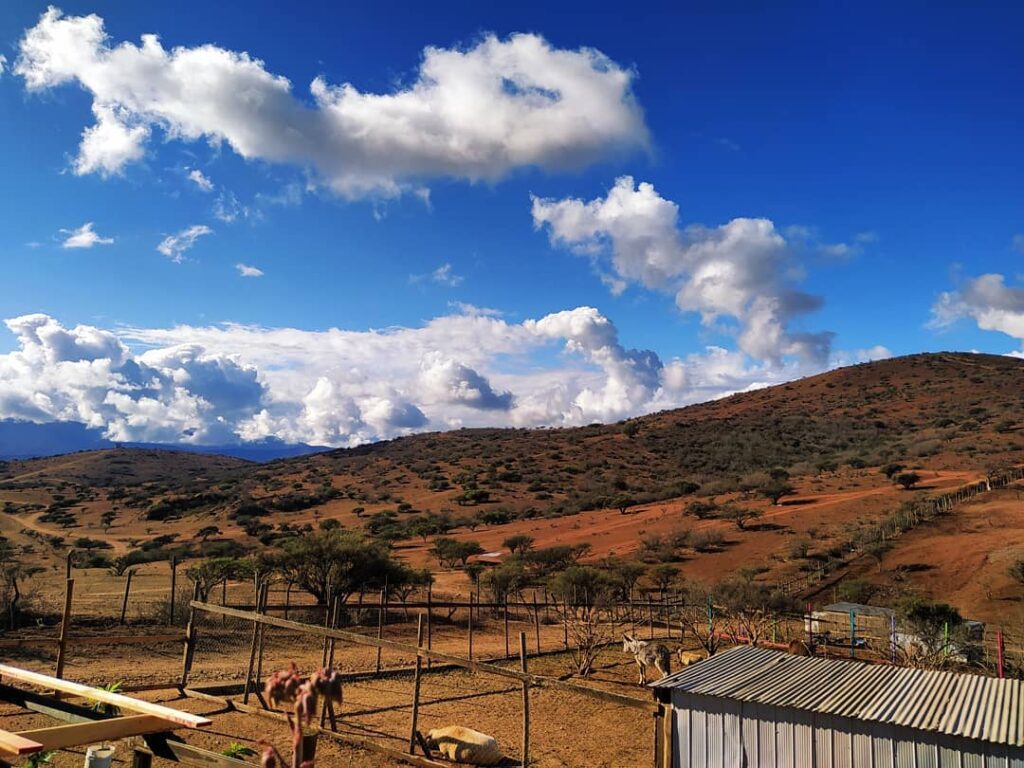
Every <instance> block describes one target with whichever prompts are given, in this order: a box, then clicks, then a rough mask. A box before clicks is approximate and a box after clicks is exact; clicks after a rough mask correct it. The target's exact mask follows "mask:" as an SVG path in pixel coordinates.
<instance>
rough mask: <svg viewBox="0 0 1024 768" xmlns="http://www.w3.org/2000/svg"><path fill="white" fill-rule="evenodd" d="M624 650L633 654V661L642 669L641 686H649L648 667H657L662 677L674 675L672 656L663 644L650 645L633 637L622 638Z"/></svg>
mask: <svg viewBox="0 0 1024 768" xmlns="http://www.w3.org/2000/svg"><path fill="white" fill-rule="evenodd" d="M622 650H623V651H624V652H625V653H632V654H633V660H634V661H636V665H637V666H638V667H640V685H647V667H649V666H652V665H653V666H654V667H657V669H658V671H659V672H661V676H662V677H665V676H667V675H670V674H671V673H672V656H671V654H670V653H669V652H668V648H666V647H665V646H664V645H662V644H661V643H648V642H647V641H645V640H637V639H636V638H635V637H633V636H632V635H623V636H622Z"/></svg>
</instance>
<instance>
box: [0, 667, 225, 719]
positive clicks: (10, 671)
mask: <svg viewBox="0 0 1024 768" xmlns="http://www.w3.org/2000/svg"><path fill="white" fill-rule="evenodd" d="M0 676H2V677H5V678H7V679H9V680H16V681H17V682H19V683H28V684H29V685H38V686H39V687H41V688H45V689H48V690H54V691H59V692H60V693H68V694H71V695H73V696H83V697H85V698H87V699H91V700H92V701H101V702H103V703H104V704H113V705H114V706H115V707H118V708H119V709H121V710H122V711H126V712H136V713H138V714H140V715H152V716H154V717H159V718H160V719H162V720H167V721H169V722H170V723H173V724H176V725H178V726H184V727H185V728H203V727H205V726H207V725H209V724H210V722H211V721H210V719H209V718H206V717H201V716H200V715H193V714H191V713H189V712H181V711H179V710H177V709H171V708H170V707H164V706H161V705H160V704H153V703H152V702H149V701H142V700H141V699H133V698H132V697H131V696H125V695H124V694H121V693H111V692H110V691H104V690H102V689H100V688H93V687H92V686H89V685H82V684H81V683H74V682H71V681H70V680H62V679H60V678H57V677H51V676H50V675H41V674H39V673H38V672H30V671H28V670H27V669H20V668H19V667H12V666H9V665H7V664H0Z"/></svg>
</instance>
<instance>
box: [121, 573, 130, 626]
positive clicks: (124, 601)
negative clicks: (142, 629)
mask: <svg viewBox="0 0 1024 768" xmlns="http://www.w3.org/2000/svg"><path fill="white" fill-rule="evenodd" d="M133 573H134V571H128V574H127V576H128V578H127V579H126V580H125V582H124V597H123V598H121V620H120V621H119V622H118V623H119V624H121V625H122V626H124V615H125V613H127V611H128V593H129V592H130V591H131V588H132V574H133Z"/></svg>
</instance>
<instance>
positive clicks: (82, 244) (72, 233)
mask: <svg viewBox="0 0 1024 768" xmlns="http://www.w3.org/2000/svg"><path fill="white" fill-rule="evenodd" d="M93 227H94V225H93V223H92V222H91V221H87V222H86V223H85V224H83V225H82V226H80V227H79V228H78V229H62V230H61V233H63V234H65V235H67V237H65V238H64V242H63V243H61V247H62V248H92V247H93V246H94V245H110V244H111V243H113V242H114V238H112V237H102V236H101V235H99V234H98V233H97V232H96V230H95V229H93Z"/></svg>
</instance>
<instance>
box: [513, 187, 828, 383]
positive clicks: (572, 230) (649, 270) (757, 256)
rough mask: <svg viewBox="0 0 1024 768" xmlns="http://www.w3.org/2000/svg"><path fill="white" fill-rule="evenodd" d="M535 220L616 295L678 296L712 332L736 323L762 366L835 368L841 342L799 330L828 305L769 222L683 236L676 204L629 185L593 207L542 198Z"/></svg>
mask: <svg viewBox="0 0 1024 768" xmlns="http://www.w3.org/2000/svg"><path fill="white" fill-rule="evenodd" d="M532 214H533V221H534V225H535V226H536V227H538V228H542V227H546V228H547V231H548V234H549V236H550V238H551V241H552V243H554V244H556V245H562V246H566V247H568V248H571V249H572V250H574V251H576V252H579V253H582V254H584V255H587V256H589V257H591V258H592V259H594V260H595V262H596V264H597V266H598V269H599V270H602V276H603V278H604V279H605V282H606V283H608V284H609V285H610V287H611V288H612V290H613V292H616V293H618V292H621V291H622V290H623V289H624V288H625V286H626V285H627V283H629V282H635V283H638V284H640V285H643V286H645V287H647V288H651V289H654V290H658V291H665V292H669V293H672V294H674V295H675V299H676V304H677V305H678V306H679V308H680V309H682V310H684V311H692V312H698V313H700V316H701V320H702V322H703V323H704V324H705V325H709V326H712V325H715V324H716V323H717V322H718V321H719V320H720V319H721V318H728V319H734V320H735V321H738V323H739V333H738V343H739V347H740V349H742V350H743V351H744V352H746V353H748V354H749V355H751V356H752V357H754V358H756V359H758V360H766V361H769V362H771V363H774V364H776V365H778V364H781V363H782V361H783V360H784V359H785V358H786V357H790V356H794V357H797V358H799V359H801V360H805V361H810V362H814V363H817V364H825V362H826V361H827V360H828V359H829V355H830V347H831V340H832V334H831V333H828V332H819V333H800V332H796V331H794V330H792V329H791V327H790V325H791V321H792V320H793V319H794V318H795V317H797V316H798V315H801V314H804V313H807V312H810V311H812V310H814V309H817V308H818V307H819V306H820V305H821V300H820V299H819V298H818V297H816V296H811V295H809V294H807V293H804V292H802V291H800V290H798V289H797V288H796V284H797V282H798V281H799V279H800V277H801V274H800V270H799V268H798V266H797V264H796V263H795V260H794V258H793V254H792V249H791V248H790V246H789V244H788V243H787V241H786V238H785V237H783V235H782V234H780V233H779V231H778V230H777V229H776V228H775V226H774V224H773V223H772V222H771V221H769V220H768V219H748V218H738V219H733V220H732V221H729V222H727V223H726V224H723V225H721V226H719V227H705V226H701V225H690V226H688V227H685V228H681V227H680V223H679V207H678V206H677V205H676V204H675V203H674V202H672V201H671V200H666V199H665V198H663V197H661V195H659V194H658V193H657V191H656V190H655V189H654V186H653V185H651V184H648V183H641V184H639V185H636V184H634V182H633V179H632V178H631V177H628V176H624V177H622V178H619V179H617V180H616V182H615V186H614V187H613V188H612V189H611V190H610V191H609V192H608V194H607V195H606V196H605V197H603V198H596V199H594V200H590V201H584V200H580V199H578V198H565V199H561V200H551V199H543V198H538V197H534V198H533V205H532ZM605 262H607V267H606V266H604V264H605ZM607 269H610V270H611V273H610V274H609V273H608V272H607Z"/></svg>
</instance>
